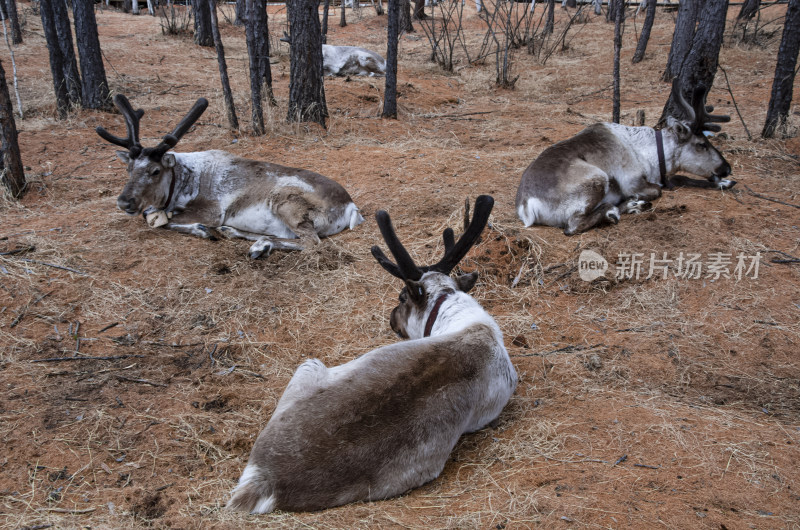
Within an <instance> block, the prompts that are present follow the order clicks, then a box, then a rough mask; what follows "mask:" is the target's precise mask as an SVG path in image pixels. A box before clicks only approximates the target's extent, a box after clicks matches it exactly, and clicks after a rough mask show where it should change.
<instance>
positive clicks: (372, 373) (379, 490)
mask: <svg viewBox="0 0 800 530" xmlns="http://www.w3.org/2000/svg"><path fill="white" fill-rule="evenodd" d="M493 202H494V201H493V199H492V198H491V197H489V196H481V197H478V199H477V201H476V203H475V212H474V215H473V218H472V222H471V223H470V224H469V227H468V228H467V229H466V231H465V233H464V234H463V235H462V236H461V238H460V239H459V240H458V241H457V242H456V241H454V237H453V231H452V230H450V229H447V230H445V233H444V246H445V256H444V258H443V259H442V260H441V261H439V262H438V263H436V264H435V265H431V266H426V267H418V266H417V265H415V264H414V261H413V260H412V259H411V257H410V256H409V254H408V252H407V251H406V250H405V248H403V245H402V244H401V243H400V240H399V239H398V238H397V235H396V234H395V232H394V228H393V227H392V224H391V220H390V219H389V214H387V213H386V212H384V211H379V212H378V213H377V216H376V217H377V220H378V225H379V227H380V230H381V233H382V235H383V237H384V240H385V241H386V244H387V246H388V247H389V250H390V251H391V253H392V254H393V255H394V257H395V259H396V260H397V263H396V264H395V263H393V262H391V261H390V260H389V259H388V258H387V257H386V256H385V255H384V254H383V252H382V251H381V250H380V249H379V248H378V247H377V246H375V247H373V248H372V253H373V255H374V256H375V258H376V259H377V260H378V262H379V263H380V264H381V266H383V268H385V269H386V270H387V271H388V272H389V273H391V274H392V275H394V276H396V277H397V278H400V279H401V280H403V282H404V283H405V287H404V288H403V290H402V291H401V292H400V304H399V305H398V306H397V307H396V308H395V309H394V310H393V311H392V315H391V319H390V322H391V327H392V329H393V330H394V331H395V332H397V334H398V335H400V336H401V337H403V338H408V339H412V340H409V341H406V342H400V343H397V344H392V345H389V346H384V347H382V348H378V349H376V350H373V351H371V352H369V353H365V354H364V355H362V356H360V357H358V358H356V359H354V360H352V361H350V362H348V363H346V364H343V365H341V366H336V367H333V368H327V367H325V366H324V365H323V364H322V363H321V362H320V361H318V360H316V359H315V360H309V361H306V362H305V363H303V364H302V365H301V366H300V367H299V368H298V369H297V371H296V372H295V374H294V376H293V377H292V379H291V381H289V385H288V386H287V387H286V390H285V391H284V393H283V396H282V397H281V399H280V401H278V405H277V407H276V408H275V412H274V413H273V414H272V418H271V419H270V420H269V422H268V423H267V426H266V427H265V428H264V430H263V431H261V434H259V435H258V439H256V442H255V445H254V446H253V450H252V452H251V453H250V460H249V462H248V464H247V467H245V469H244V472H243V473H242V476H241V478H240V479H239V484H238V486H237V487H236V489H234V491H233V496H232V498H231V499H230V501H229V502H228V505H227V506H228V508H229V509H233V510H241V511H247V512H252V513H266V512H270V511H272V510H275V509H280V510H293V511H309V510H320V509H323V508H330V507H332V506H338V505H341V504H346V503H349V502H355V501H369V500H378V499H385V498H388V497H392V496H395V495H399V494H401V493H404V492H406V491H408V490H410V489H412V488H416V487H418V486H421V485H422V484H425V483H426V482H428V481H431V480H433V479H434V478H436V477H437V476H438V475H439V473H441V471H442V469H443V468H444V465H445V462H446V461H447V458H448V456H449V455H450V452H451V451H452V449H453V447H454V446H455V444H456V442H457V441H458V439H459V437H460V436H461V435H462V434H463V433H467V432H472V431H476V430H478V429H480V428H482V427H484V426H486V425H487V424H488V423H490V422H491V421H493V420H495V419H496V418H497V417H498V415H499V414H500V412H501V411H502V410H503V407H504V406H505V405H506V403H507V402H508V400H509V398H510V397H511V394H512V393H513V392H514V388H515V387H516V383H517V373H516V371H515V370H514V367H513V366H512V364H511V360H510V359H509V357H508V353H507V352H506V349H505V346H504V345H503V336H502V333H501V332H500V328H499V327H498V326H497V323H495V321H494V319H492V317H491V316H489V314H488V313H486V311H484V310H483V308H481V306H480V305H479V304H478V303H477V302H476V301H475V300H474V299H473V298H472V297H471V296H469V295H468V294H467V291H469V290H470V289H471V288H472V287H473V286H474V285H475V281H476V280H477V277H478V275H477V273H476V272H473V273H471V274H463V275H461V276H458V277H456V278H451V277H450V276H449V273H450V271H452V270H453V269H454V268H455V267H456V265H457V264H458V262H459V261H460V260H461V259H462V258H463V257H464V256H465V255H466V254H467V252H468V251H469V249H470V248H471V247H472V245H474V244H475V242H476V241H477V239H478V237H479V235H480V233H481V232H482V231H483V228H484V226H485V225H486V222H487V220H488V218H489V213H490V211H491V209H492V205H493Z"/></svg>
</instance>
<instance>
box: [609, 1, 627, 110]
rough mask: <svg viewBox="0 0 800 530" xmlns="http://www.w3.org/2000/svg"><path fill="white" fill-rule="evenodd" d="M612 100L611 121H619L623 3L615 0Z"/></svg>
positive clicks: (623, 20) (623, 19) (623, 21)
mask: <svg viewBox="0 0 800 530" xmlns="http://www.w3.org/2000/svg"><path fill="white" fill-rule="evenodd" d="M613 9H614V11H615V12H614V74H613V77H614V98H613V99H614V101H613V103H612V110H611V121H613V122H614V123H619V115H620V86H619V85H620V83H619V56H620V53H621V51H622V28H623V24H624V23H625V4H624V2H622V1H621V0H617V1H616V2H615V3H614V5H613Z"/></svg>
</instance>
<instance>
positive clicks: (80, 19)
mask: <svg viewBox="0 0 800 530" xmlns="http://www.w3.org/2000/svg"><path fill="white" fill-rule="evenodd" d="M54 1H56V2H57V1H58V0H54ZM72 10H73V14H74V18H75V36H76V38H77V41H78V55H79V56H80V62H81V80H82V94H81V95H82V99H81V101H82V104H83V107H84V108H86V109H107V108H110V106H111V100H110V98H109V94H108V92H109V91H108V81H107V80H106V69H105V66H103V54H102V52H101V51H100V38H99V37H98V36H97V21H96V20H95V18H94V1H93V0H72Z"/></svg>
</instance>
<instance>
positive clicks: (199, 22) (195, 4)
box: [134, 0, 214, 46]
mask: <svg viewBox="0 0 800 530" xmlns="http://www.w3.org/2000/svg"><path fill="white" fill-rule="evenodd" d="M134 1H135V0H134ZM192 9H193V10H194V42H195V44H197V45H199V46H213V45H214V37H213V36H212V35H211V9H210V8H209V7H208V2H205V1H204V0H192Z"/></svg>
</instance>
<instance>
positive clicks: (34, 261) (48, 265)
mask: <svg viewBox="0 0 800 530" xmlns="http://www.w3.org/2000/svg"><path fill="white" fill-rule="evenodd" d="M20 261H25V262H28V263H36V264H37V265H45V266H46V267H53V268H54V269H61V270H62V271H69V272H74V273H75V274H80V275H81V276H89V274H88V273H85V272H83V271H79V270H77V269H70V268H69V267H62V266H61V265H54V264H52V263H45V262H44V261H39V260H35V259H28V258H21V259H20Z"/></svg>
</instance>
